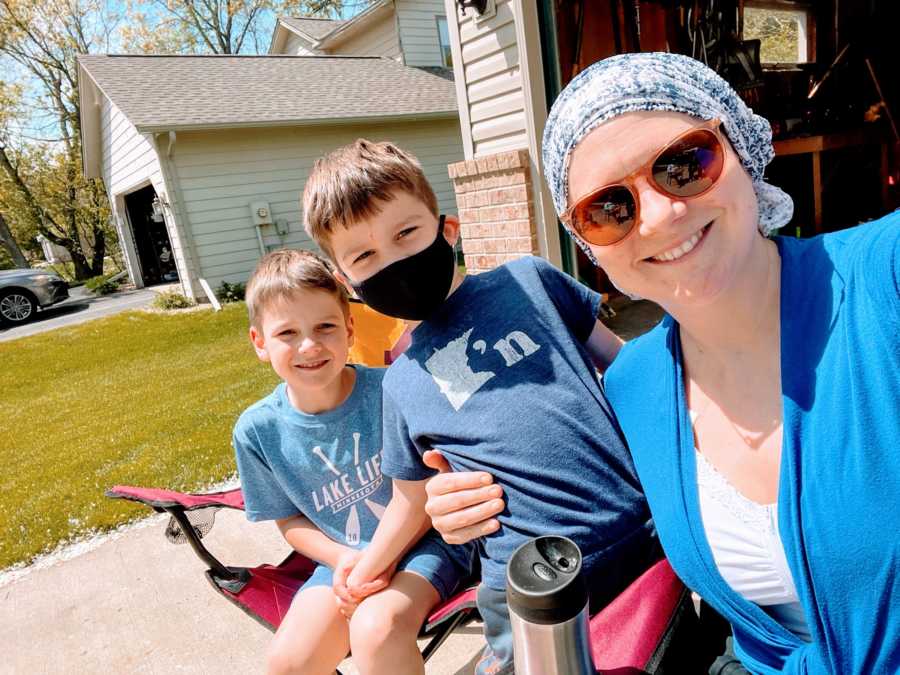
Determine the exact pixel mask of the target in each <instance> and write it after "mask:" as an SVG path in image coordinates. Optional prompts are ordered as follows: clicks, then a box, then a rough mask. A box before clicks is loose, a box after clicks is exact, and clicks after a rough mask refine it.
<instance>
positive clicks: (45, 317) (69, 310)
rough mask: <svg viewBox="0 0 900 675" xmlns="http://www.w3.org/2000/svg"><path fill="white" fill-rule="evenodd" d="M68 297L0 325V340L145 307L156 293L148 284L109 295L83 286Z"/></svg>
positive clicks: (3, 340)
mask: <svg viewBox="0 0 900 675" xmlns="http://www.w3.org/2000/svg"><path fill="white" fill-rule="evenodd" d="M70 294H71V297H70V298H69V299H68V300H65V301H64V302H61V303H59V304H58V305H53V306H51V307H47V308H46V309H43V310H40V311H38V312H37V314H35V315H34V318H33V319H31V320H30V321H28V322H27V323H24V324H22V325H20V326H14V327H10V326H3V325H0V342H5V341H7V340H15V339H17V338H22V337H28V336H29V335H36V334H38V333H44V332H47V331H50V330H54V329H56V328H65V327H68V326H75V325H78V324H80V323H84V322H86V321H91V320H93V319H99V318H101V317H104V316H112V315H113V314H118V313H119V312H124V311H127V310H129V309H139V308H141V307H147V306H148V305H149V304H150V303H151V302H152V301H153V298H155V297H156V293H155V292H154V291H153V289H150V288H138V289H132V290H127V291H119V292H118V293H112V294H110V295H94V294H92V293H91V292H90V291H88V290H87V289H85V288H84V287H81V286H78V287H76V288H73V289H71V291H70Z"/></svg>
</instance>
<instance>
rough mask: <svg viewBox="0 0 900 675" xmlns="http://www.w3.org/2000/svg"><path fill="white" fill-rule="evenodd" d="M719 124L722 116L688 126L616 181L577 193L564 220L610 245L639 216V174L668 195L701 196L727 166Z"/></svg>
mask: <svg viewBox="0 0 900 675" xmlns="http://www.w3.org/2000/svg"><path fill="white" fill-rule="evenodd" d="M720 124H721V120H710V121H708V122H704V123H703V124H700V125H698V126H696V127H694V128H692V129H689V130H688V131H686V132H685V133H683V134H681V135H680V136H678V137H677V138H676V139H675V140H673V141H672V142H671V143H669V144H668V145H667V146H666V147H664V148H663V149H662V150H660V151H659V152H658V153H657V154H656V156H655V157H654V158H653V159H651V160H650V161H649V162H647V163H646V164H644V165H643V166H642V167H640V168H639V169H638V170H637V171H634V172H633V173H631V174H629V175H628V176H626V177H625V178H623V179H622V180H620V181H619V182H618V183H613V184H611V185H604V186H603V187H600V188H597V189H595V190H591V191H590V192H588V193H587V194H586V195H584V196H583V197H581V198H579V199H578V200H577V201H576V202H575V204H574V206H572V207H571V208H570V209H569V210H568V211H566V212H565V213H564V214H563V215H562V216H561V217H560V220H562V221H563V222H564V223H565V224H566V225H568V226H569V227H571V228H572V229H573V230H575V232H576V233H578V236H579V237H581V238H582V239H584V240H585V241H586V242H588V243H589V244H594V245H595V246H609V245H610V244H615V243H616V242H618V241H622V239H624V238H625V237H627V236H628V233H629V232H631V230H632V229H633V228H634V224H635V223H636V222H637V221H638V219H639V218H640V201H639V200H638V194H637V190H635V187H634V179H635V178H637V177H638V176H642V177H644V178H645V179H646V180H647V182H648V183H649V184H650V185H651V186H652V187H653V189H654V190H656V191H657V192H659V193H660V194H663V195H666V196H668V197H675V198H677V199H692V198H694V197H699V196H700V195H702V194H704V193H705V192H707V191H709V190H710V189H711V188H712V187H713V186H714V185H715V184H716V181H717V180H719V176H721V175H722V167H723V166H724V165H725V141H724V139H723V138H722V132H721V130H720V129H719V125H720Z"/></svg>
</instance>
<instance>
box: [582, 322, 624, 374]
mask: <svg viewBox="0 0 900 675" xmlns="http://www.w3.org/2000/svg"><path fill="white" fill-rule="evenodd" d="M623 344H625V342H624V341H623V340H622V338H620V337H619V336H618V335H616V334H615V333H613V332H612V331H611V330H610V329H609V328H607V327H606V325H605V324H604V323H603V322H602V321H600V319H597V322H596V323H595V324H594V328H593V330H591V334H590V335H589V336H588V339H587V342H585V343H584V346H585V347H586V348H587V350H588V354H590V355H591V360H592V361H593V362H594V365H595V366H596V367H597V370H599V371H600V372H601V373H604V372H606V369H607V368H609V365H610V364H611V363H612V362H613V361H614V360H615V358H616V355H617V354H618V353H619V350H620V349H621V348H622V345H623Z"/></svg>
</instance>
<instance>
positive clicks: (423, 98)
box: [79, 55, 457, 131]
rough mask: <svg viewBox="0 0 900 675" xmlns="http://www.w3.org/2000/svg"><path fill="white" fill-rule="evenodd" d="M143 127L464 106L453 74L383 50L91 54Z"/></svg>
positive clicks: (85, 61)
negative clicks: (448, 76)
mask: <svg viewBox="0 0 900 675" xmlns="http://www.w3.org/2000/svg"><path fill="white" fill-rule="evenodd" d="M79 63H80V64H81V66H82V67H83V68H84V70H86V71H87V73H88V74H89V75H90V77H91V78H92V79H93V80H94V81H95V82H96V83H97V86H98V87H99V88H100V89H101V90H102V91H103V93H104V94H105V95H106V96H108V97H109V99H110V100H111V101H112V102H113V103H114V104H115V105H116V106H117V107H118V108H119V109H120V110H121V111H122V112H123V113H124V114H125V115H126V116H127V117H128V119H129V120H130V121H131V123H132V124H134V125H135V126H136V127H137V128H138V130H139V131H162V130H168V129H186V128H202V127H211V126H219V127H228V126H254V125H258V126H268V125H275V124H290V123H292V122H293V123H301V122H313V121H319V122H327V121H328V120H331V119H334V120H342V119H367V118H391V117H406V116H433V115H436V114H450V113H455V112H456V109H457V108H456V91H455V87H454V85H453V83H452V82H449V81H447V80H445V79H443V78H441V77H437V76H435V75H432V74H430V73H428V72H425V71H423V70H420V69H417V68H410V67H408V66H404V65H401V64H399V63H397V62H396V61H392V60H390V59H384V58H377V57H337V56H126V55H121V56H119V55H83V56H80V57H79Z"/></svg>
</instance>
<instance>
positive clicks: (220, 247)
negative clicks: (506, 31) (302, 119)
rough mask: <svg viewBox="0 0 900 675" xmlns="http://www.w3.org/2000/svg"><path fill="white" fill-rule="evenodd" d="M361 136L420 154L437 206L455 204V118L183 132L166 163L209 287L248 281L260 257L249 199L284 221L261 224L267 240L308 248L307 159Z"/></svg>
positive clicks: (458, 147) (458, 151)
mask: <svg viewBox="0 0 900 675" xmlns="http://www.w3.org/2000/svg"><path fill="white" fill-rule="evenodd" d="M360 136H364V137H366V138H369V139H371V140H391V141H393V142H395V143H397V144H398V145H400V146H401V147H403V148H404V149H407V150H409V151H411V152H412V153H413V154H415V155H416V156H417V157H418V158H419V160H420V161H421V162H422V165H423V168H424V170H425V173H426V175H427V176H428V178H429V180H430V182H431V184H432V187H433V188H434V190H435V193H436V194H437V197H438V202H439V204H440V207H441V210H442V211H444V212H446V213H455V212H456V199H455V195H454V191H453V186H452V184H451V182H450V179H449V176H448V173H447V165H448V164H451V163H453V162H458V161H460V160H462V159H463V150H462V142H461V138H460V132H459V123H458V121H457V120H455V119H452V120H438V121H420V122H409V123H406V124H392V125H367V126H331V127H305V128H304V127H284V128H268V129H246V130H239V129H238V130H218V131H203V132H189V133H188V132H183V133H179V135H178V142H177V144H176V146H175V149H174V152H173V156H172V164H173V167H174V173H175V174H176V178H175V180H177V182H178V184H179V188H180V194H181V196H182V200H183V205H184V208H185V219H184V226H185V227H190V228H191V231H192V233H193V237H194V246H195V247H196V251H197V257H198V259H199V262H200V266H199V267H200V274H201V276H203V277H205V278H206V279H207V281H209V283H210V285H212V286H213V288H215V287H216V286H218V284H220V283H221V282H222V281H223V280H227V281H246V279H247V277H248V276H249V274H250V272H251V271H252V269H253V267H254V266H255V265H256V262H257V261H258V260H259V258H260V250H259V244H258V241H257V237H256V230H255V227H254V225H253V223H252V220H251V215H250V203H251V202H255V201H267V202H269V206H270V208H271V210H272V216H273V217H274V218H275V219H284V220H286V221H287V225H288V228H289V232H288V234H287V235H286V236H285V237H283V238H282V237H278V236H277V235H275V233H274V230H273V228H271V227H266V228H265V230H264V231H265V232H267V236H266V239H265V243H266V245H267V247H268V248H270V249H272V250H274V249H276V248H280V247H282V246H295V247H300V248H314V244H313V243H312V242H311V241H310V240H309V238H308V237H307V236H306V232H305V231H304V230H303V221H302V214H301V212H300V195H301V192H302V190H303V185H304V183H305V181H306V178H307V176H308V175H309V170H310V168H311V166H312V163H313V161H314V160H315V159H316V158H317V157H319V156H321V155H322V154H324V153H325V152H327V151H329V150H332V149H334V148H337V147H339V146H341V145H344V144H346V143H349V142H351V141H353V140H355V139H356V138H359V137H360Z"/></svg>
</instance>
